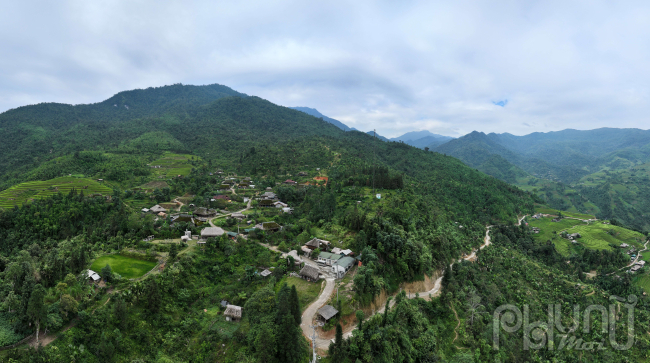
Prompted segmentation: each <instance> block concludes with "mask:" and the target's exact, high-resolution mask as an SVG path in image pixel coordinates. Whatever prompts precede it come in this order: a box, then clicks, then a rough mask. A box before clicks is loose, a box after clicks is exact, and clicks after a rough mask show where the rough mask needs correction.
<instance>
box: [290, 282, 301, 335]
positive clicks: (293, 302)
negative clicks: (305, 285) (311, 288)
mask: <svg viewBox="0 0 650 363" xmlns="http://www.w3.org/2000/svg"><path fill="white" fill-rule="evenodd" d="M289 305H290V306H291V314H293V317H294V319H296V324H297V325H300V323H301V322H302V316H301V314H300V300H298V290H296V285H291V295H290V296H289Z"/></svg>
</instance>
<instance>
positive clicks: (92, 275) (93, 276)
mask: <svg viewBox="0 0 650 363" xmlns="http://www.w3.org/2000/svg"><path fill="white" fill-rule="evenodd" d="M101 279H102V278H101V276H99V274H98V273H97V272H95V271H93V270H88V281H89V282H91V283H95V282H98V281H99V280H101Z"/></svg>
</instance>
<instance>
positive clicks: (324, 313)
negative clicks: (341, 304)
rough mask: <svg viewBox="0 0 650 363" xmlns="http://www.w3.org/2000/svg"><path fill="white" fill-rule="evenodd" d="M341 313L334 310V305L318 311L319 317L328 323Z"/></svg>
mask: <svg viewBox="0 0 650 363" xmlns="http://www.w3.org/2000/svg"><path fill="white" fill-rule="evenodd" d="M338 313H339V311H338V310H336V309H334V307H333V306H332V305H325V306H323V307H322V308H320V309H318V317H320V318H321V319H323V321H325V322H327V321H329V320H330V319H332V318H333V317H335V316H336V314H338Z"/></svg>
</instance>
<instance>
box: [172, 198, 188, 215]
mask: <svg viewBox="0 0 650 363" xmlns="http://www.w3.org/2000/svg"><path fill="white" fill-rule="evenodd" d="M178 198H180V197H176V199H174V200H172V202H176V203H178V204H179V205H178V209H177V211H179V212H180V211H181V208H182V207H183V206H184V205H185V203H183V202H181V201H180V200H178Z"/></svg>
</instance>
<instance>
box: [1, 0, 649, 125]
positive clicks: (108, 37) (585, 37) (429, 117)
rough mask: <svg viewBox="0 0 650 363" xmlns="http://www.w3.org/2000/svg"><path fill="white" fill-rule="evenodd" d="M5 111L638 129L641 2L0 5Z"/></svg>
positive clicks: (644, 94) (645, 74)
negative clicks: (233, 102)
mask: <svg viewBox="0 0 650 363" xmlns="http://www.w3.org/2000/svg"><path fill="white" fill-rule="evenodd" d="M0 49H1V50H2V52H1V54H2V56H0V69H1V71H0V112H3V111H6V110H8V109H11V108H15V107H18V106H23V105H27V104H35V103H40V102H61V103H69V104H80V103H94V102H100V101H102V100H104V99H107V98H109V97H111V96H112V95H114V94H115V93H117V92H120V91H123V90H129V89H135V88H147V87H156V86H163V85H168V84H174V83H183V84H197V85H201V84H212V83H219V84H223V85H226V86H229V87H231V88H233V89H235V90H237V91H240V92H243V93H246V94H249V95H256V96H259V97H262V98H264V99H267V100H269V101H271V102H273V103H276V104H279V105H283V106H306V107H312V108H316V109H318V110H319V111H320V112H321V113H323V114H325V115H327V116H329V117H332V118H335V119H338V120H340V121H342V122H343V123H345V124H347V125H348V126H350V127H354V128H357V129H359V130H363V131H368V130H372V129H376V130H377V132H378V133H379V134H381V135H383V136H386V137H396V136H399V135H401V134H403V133H406V132H408V131H420V130H428V131H431V132H433V133H436V134H442V135H449V136H462V135H464V134H467V133H469V132H471V131H474V130H477V131H482V132H486V133H488V132H497V133H502V132H509V133H512V134H515V135H525V134H529V133H532V132H548V131H557V130H563V129H567V128H573V129H581V130H587V129H594V128H600V127H633V128H641V129H648V125H649V124H650V123H649V122H648V121H647V119H648V115H650V90H649V87H650V61H649V60H650V2H647V1H628V2H625V3H623V2H613V1H597V0H594V1H580V0H577V1H553V0H549V1H534V0H525V1H505V0H504V1H463V0H458V1H444V2H443V1H410V0H406V1H399V2H398V1H365V0H355V1H346V2H343V1H336V0H330V1H327V2H314V1H285V0H275V1H219V2H215V1H205V2H201V1H193V2H188V1H137V0H132V1H63V0H62V1H29V0H27V1H14V2H9V1H6V2H4V4H3V11H2V12H0Z"/></svg>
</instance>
